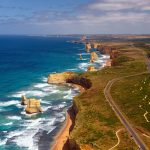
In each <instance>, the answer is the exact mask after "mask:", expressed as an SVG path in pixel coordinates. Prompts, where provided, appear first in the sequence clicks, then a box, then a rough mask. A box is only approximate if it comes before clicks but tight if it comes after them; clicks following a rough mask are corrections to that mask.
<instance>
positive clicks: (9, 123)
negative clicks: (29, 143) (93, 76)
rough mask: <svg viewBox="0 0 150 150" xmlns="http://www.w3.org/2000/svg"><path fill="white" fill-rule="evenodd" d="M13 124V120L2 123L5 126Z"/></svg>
mask: <svg viewBox="0 0 150 150" xmlns="http://www.w3.org/2000/svg"><path fill="white" fill-rule="evenodd" d="M12 124H13V122H8V123H5V124H4V125H5V126H11V125H12Z"/></svg>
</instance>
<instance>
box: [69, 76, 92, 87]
mask: <svg viewBox="0 0 150 150" xmlns="http://www.w3.org/2000/svg"><path fill="white" fill-rule="evenodd" d="M66 83H72V84H78V85H81V86H82V87H84V89H89V88H91V87H92V83H91V81H90V80H89V79H87V78H84V77H78V76H75V77H72V78H70V79H67V80H66Z"/></svg>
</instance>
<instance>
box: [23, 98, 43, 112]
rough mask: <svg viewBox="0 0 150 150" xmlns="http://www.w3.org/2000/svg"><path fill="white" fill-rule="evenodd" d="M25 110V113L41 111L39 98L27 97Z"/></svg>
mask: <svg viewBox="0 0 150 150" xmlns="http://www.w3.org/2000/svg"><path fill="white" fill-rule="evenodd" d="M25 111H26V113H27V114H33V113H39V112H42V109H41V102H40V100H37V99H29V100H28V104H27V107H26V109H25Z"/></svg>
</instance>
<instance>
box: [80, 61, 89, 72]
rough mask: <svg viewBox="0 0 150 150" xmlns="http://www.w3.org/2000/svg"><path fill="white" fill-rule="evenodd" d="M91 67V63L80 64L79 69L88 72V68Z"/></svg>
mask: <svg viewBox="0 0 150 150" xmlns="http://www.w3.org/2000/svg"><path fill="white" fill-rule="evenodd" d="M89 65H90V64H89V63H79V65H78V68H79V69H81V70H84V71H86V70H87V67H88V66H89Z"/></svg>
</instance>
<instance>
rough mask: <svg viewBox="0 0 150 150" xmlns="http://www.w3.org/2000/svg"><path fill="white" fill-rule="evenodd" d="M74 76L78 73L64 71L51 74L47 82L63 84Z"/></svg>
mask: <svg viewBox="0 0 150 150" xmlns="http://www.w3.org/2000/svg"><path fill="white" fill-rule="evenodd" d="M74 76H76V73H73V72H63V73H55V74H50V75H49V76H48V81H47V82H48V83H49V84H62V83H66V80H67V79H70V78H72V77H74Z"/></svg>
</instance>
